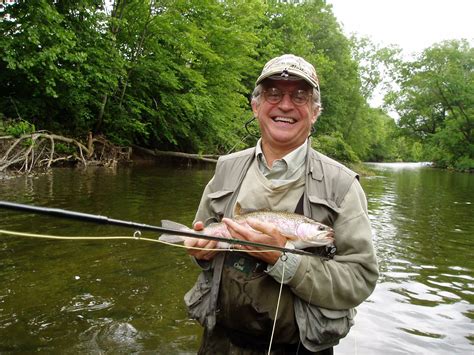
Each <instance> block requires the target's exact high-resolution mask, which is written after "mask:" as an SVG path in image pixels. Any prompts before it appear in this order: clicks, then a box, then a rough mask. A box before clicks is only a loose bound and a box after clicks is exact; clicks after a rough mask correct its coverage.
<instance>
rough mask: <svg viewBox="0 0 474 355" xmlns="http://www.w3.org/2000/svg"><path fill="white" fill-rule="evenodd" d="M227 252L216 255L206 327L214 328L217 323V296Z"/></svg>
mask: <svg viewBox="0 0 474 355" xmlns="http://www.w3.org/2000/svg"><path fill="white" fill-rule="evenodd" d="M224 260H225V253H219V254H218V255H216V257H215V262H214V272H213V275H212V285H211V291H210V292H211V299H210V301H209V315H208V316H207V322H206V328H207V329H208V330H210V331H211V330H213V329H214V327H215V325H216V308H217V296H219V286H220V283H221V276H222V269H223V267H224Z"/></svg>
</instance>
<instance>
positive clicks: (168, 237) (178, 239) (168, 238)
mask: <svg viewBox="0 0 474 355" xmlns="http://www.w3.org/2000/svg"><path fill="white" fill-rule="evenodd" d="M161 226H162V227H163V228H169V229H176V230H190V229H189V228H188V227H186V226H185V225H184V224H181V223H177V222H173V221H168V220H166V219H164V220H162V221H161ZM158 239H159V240H161V241H162V242H166V243H172V244H182V243H184V239H185V237H183V236H181V235H176V234H162V235H161V236H160V238H158Z"/></svg>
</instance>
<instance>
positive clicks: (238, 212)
mask: <svg viewBox="0 0 474 355" xmlns="http://www.w3.org/2000/svg"><path fill="white" fill-rule="evenodd" d="M254 212H270V210H269V209H256V208H245V209H244V208H242V206H241V205H240V203H239V202H237V203H236V204H235V207H234V217H236V216H243V215H246V214H249V213H254Z"/></svg>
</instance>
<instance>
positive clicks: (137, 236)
mask: <svg viewBox="0 0 474 355" xmlns="http://www.w3.org/2000/svg"><path fill="white" fill-rule="evenodd" d="M0 234H8V235H14V236H17V237H30V238H42V239H59V240H114V239H133V240H143V241H146V242H154V243H161V244H165V245H170V246H173V247H178V248H185V249H194V250H205V251H229V250H230V251H233V250H238V249H235V248H228V249H214V248H198V247H187V246H184V245H181V244H173V243H168V242H164V241H162V240H159V239H153V238H144V237H142V236H141V232H139V231H135V232H134V233H133V235H132V236H128V235H118V236H65V235H49V234H33V233H24V232H16V231H9V230H4V229H0ZM269 251H272V250H245V252H246V253H265V252H269Z"/></svg>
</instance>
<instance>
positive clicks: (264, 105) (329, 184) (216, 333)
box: [185, 54, 378, 354]
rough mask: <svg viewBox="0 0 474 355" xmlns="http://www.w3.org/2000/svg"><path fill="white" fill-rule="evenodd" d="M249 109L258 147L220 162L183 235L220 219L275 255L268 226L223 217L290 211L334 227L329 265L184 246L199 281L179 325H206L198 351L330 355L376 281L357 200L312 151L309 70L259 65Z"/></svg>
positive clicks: (313, 99) (352, 181)
mask: <svg viewBox="0 0 474 355" xmlns="http://www.w3.org/2000/svg"><path fill="white" fill-rule="evenodd" d="M252 110H253V113H254V116H255V117H256V119H257V120H258V123H259V127H260V132H261V139H260V140H259V141H258V143H257V146H256V147H255V148H251V149H247V150H244V151H241V152H237V153H233V154H230V155H228V156H225V157H221V158H220V159H219V161H218V163H217V166H216V172H215V175H214V177H213V178H212V180H211V181H210V182H209V183H208V185H207V186H206V189H205V191H204V193H203V196H202V199H201V202H200V205H199V209H198V211H197V214H196V218H195V223H194V229H195V230H201V229H203V228H204V226H205V225H207V224H209V223H211V222H216V221H221V220H222V221H223V222H224V223H225V224H226V225H227V228H228V230H229V232H230V233H231V235H232V236H233V237H234V238H237V239H242V240H248V241H253V242H259V243H265V244H271V245H275V246H280V247H284V246H285V245H286V243H287V241H286V239H285V238H284V236H282V235H281V234H280V233H279V232H278V230H277V229H276V227H275V226H273V225H271V224H265V223H259V222H258V221H255V220H248V223H249V225H250V226H251V227H252V229H250V228H246V227H244V226H243V225H240V224H238V223H236V222H234V221H232V220H231V219H230V218H231V217H233V214H234V209H235V206H236V205H237V204H239V205H240V206H241V207H242V209H243V210H256V209H257V210H258V209H270V210H274V211H288V212H296V213H300V214H304V215H306V216H307V217H309V218H312V219H314V220H316V221H318V222H322V223H324V224H327V225H330V226H331V227H333V228H334V230H335V245H336V247H337V251H336V255H335V256H334V258H333V259H329V260H328V258H320V257H313V256H306V255H296V254H290V253H287V254H285V255H284V257H282V253H281V252H279V251H267V252H260V253H248V252H252V251H255V250H258V248H255V247H249V246H245V247H241V249H240V250H241V251H216V250H212V249H214V248H215V247H216V242H214V241H207V240H203V239H188V240H187V241H186V242H185V243H186V245H187V246H189V247H198V248H204V249H205V250H196V249H192V250H190V251H189V253H190V255H192V256H193V257H194V258H195V260H196V262H197V263H198V264H199V265H200V267H201V268H202V273H201V274H200V275H199V278H198V280H197V282H196V284H195V285H194V287H193V288H192V289H191V290H190V291H189V292H188V293H187V294H186V296H185V302H186V304H187V306H188V310H189V312H190V315H191V316H192V317H194V318H196V319H198V320H199V321H200V323H201V324H202V325H204V326H205V331H204V336H203V341H202V344H201V348H200V350H199V353H200V354H263V353H267V351H268V350H269V349H270V350H271V353H272V354H295V353H298V354H332V353H333V352H332V347H333V346H334V345H336V344H337V343H338V341H339V339H340V338H342V337H344V336H345V335H346V334H347V332H348V331H349V328H350V327H351V326H352V324H353V320H352V319H353V317H354V315H355V311H354V307H356V306H357V305H358V304H360V303H361V302H363V301H364V300H365V299H366V298H367V297H368V296H369V295H370V294H371V293H372V291H373V289H374V287H375V284H376V281H377V278H378V269H377V262H376V257H375V252H374V249H373V246H372V241H371V229H370V223H369V219H368V215H367V202H366V198H365V195H364V193H363V191H362V188H361V186H360V184H359V182H358V177H357V175H356V174H355V173H354V172H352V171H350V170H349V169H347V168H346V167H344V166H343V165H341V164H339V163H337V162H335V161H334V160H331V159H330V158H328V157H326V156H324V155H322V154H320V153H318V152H316V151H315V150H313V149H312V148H311V142H310V140H309V139H308V137H309V136H310V133H311V128H312V126H313V125H314V123H315V122H316V120H317V118H318V116H319V113H320V112H321V101H320V92H319V83H318V78H317V75H316V71H315V69H314V67H313V66H312V65H311V64H310V63H308V62H307V61H305V60H304V59H303V58H300V57H297V56H294V55H291V54H286V55H283V56H280V57H277V58H274V59H272V60H270V61H269V62H268V63H267V64H266V65H265V67H264V68H263V70H262V73H261V75H260V76H259V78H258V79H257V81H256V87H255V89H254V92H253V96H252ZM314 252H315V253H318V254H321V253H323V252H324V251H323V250H316V251H314ZM281 283H283V285H284V287H283V288H282V290H281V295H280V294H279V291H280V284H281ZM277 306H278V307H279V312H278V316H277V317H276V321H275V314H276V310H277ZM273 326H274V329H273ZM270 342H271V343H270Z"/></svg>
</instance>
